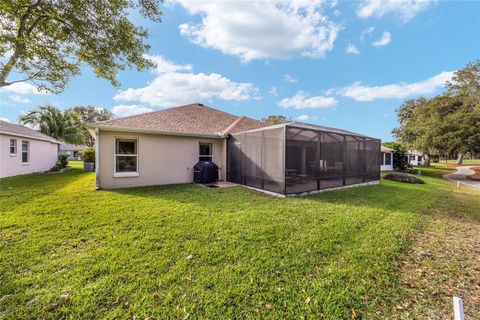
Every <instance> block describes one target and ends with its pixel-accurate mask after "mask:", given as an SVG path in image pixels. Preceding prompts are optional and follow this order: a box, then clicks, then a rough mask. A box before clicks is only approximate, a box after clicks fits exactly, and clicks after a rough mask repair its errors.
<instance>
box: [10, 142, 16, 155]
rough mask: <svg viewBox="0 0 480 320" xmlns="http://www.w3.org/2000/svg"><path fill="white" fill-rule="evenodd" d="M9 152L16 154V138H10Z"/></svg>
mask: <svg viewBox="0 0 480 320" xmlns="http://www.w3.org/2000/svg"><path fill="white" fill-rule="evenodd" d="M10 154H17V140H16V139H10Z"/></svg>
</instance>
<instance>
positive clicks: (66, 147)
mask: <svg viewBox="0 0 480 320" xmlns="http://www.w3.org/2000/svg"><path fill="white" fill-rule="evenodd" d="M85 148H87V146H76V145H73V144H69V143H65V142H62V144H61V145H60V151H59V153H58V154H66V155H67V156H68V160H80V151H83V150H84V149H85Z"/></svg>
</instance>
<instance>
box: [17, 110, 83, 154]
mask: <svg viewBox="0 0 480 320" xmlns="http://www.w3.org/2000/svg"><path fill="white" fill-rule="evenodd" d="M19 121H20V123H21V124H23V125H30V126H32V127H35V128H37V129H38V131H40V132H41V133H43V134H46V135H47V136H50V137H52V138H55V139H57V140H60V141H65V142H66V143H71V144H76V145H81V144H83V143H84V138H83V133H84V132H85V125H84V124H83V122H82V121H81V120H80V117H79V116H78V114H77V113H76V112H74V111H72V110H65V111H60V110H59V109H58V108H56V107H54V106H52V105H43V106H40V107H38V108H36V109H34V110H32V111H29V112H27V113H25V114H23V115H22V116H20V118H19Z"/></svg>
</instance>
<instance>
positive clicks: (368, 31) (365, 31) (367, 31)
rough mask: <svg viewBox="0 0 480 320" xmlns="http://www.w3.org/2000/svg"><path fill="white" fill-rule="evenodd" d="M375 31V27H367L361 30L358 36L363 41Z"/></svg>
mask: <svg viewBox="0 0 480 320" xmlns="http://www.w3.org/2000/svg"><path fill="white" fill-rule="evenodd" d="M374 30H375V27H369V28H365V29H363V30H362V33H361V34H360V40H362V41H363V40H365V38H366V37H367V36H370V35H371V34H372V32H373V31H374Z"/></svg>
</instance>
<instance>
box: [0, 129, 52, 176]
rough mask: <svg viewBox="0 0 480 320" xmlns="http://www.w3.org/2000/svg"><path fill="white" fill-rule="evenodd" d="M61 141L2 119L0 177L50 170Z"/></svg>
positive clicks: (0, 131) (0, 130)
mask: <svg viewBox="0 0 480 320" xmlns="http://www.w3.org/2000/svg"><path fill="white" fill-rule="evenodd" d="M59 145H60V142H59V141H57V140H55V139H53V138H51V137H49V136H47V135H44V134H42V133H40V132H38V131H35V130H32V129H30V128H27V127H24V126H20V125H17V124H12V123H9V122H5V121H0V148H1V152H0V160H1V161H0V178H5V177H10V176H16V175H20V174H27V173H34V172H43V171H47V170H50V169H51V168H52V167H53V166H55V163H56V161H57V159H58V146H59Z"/></svg>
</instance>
